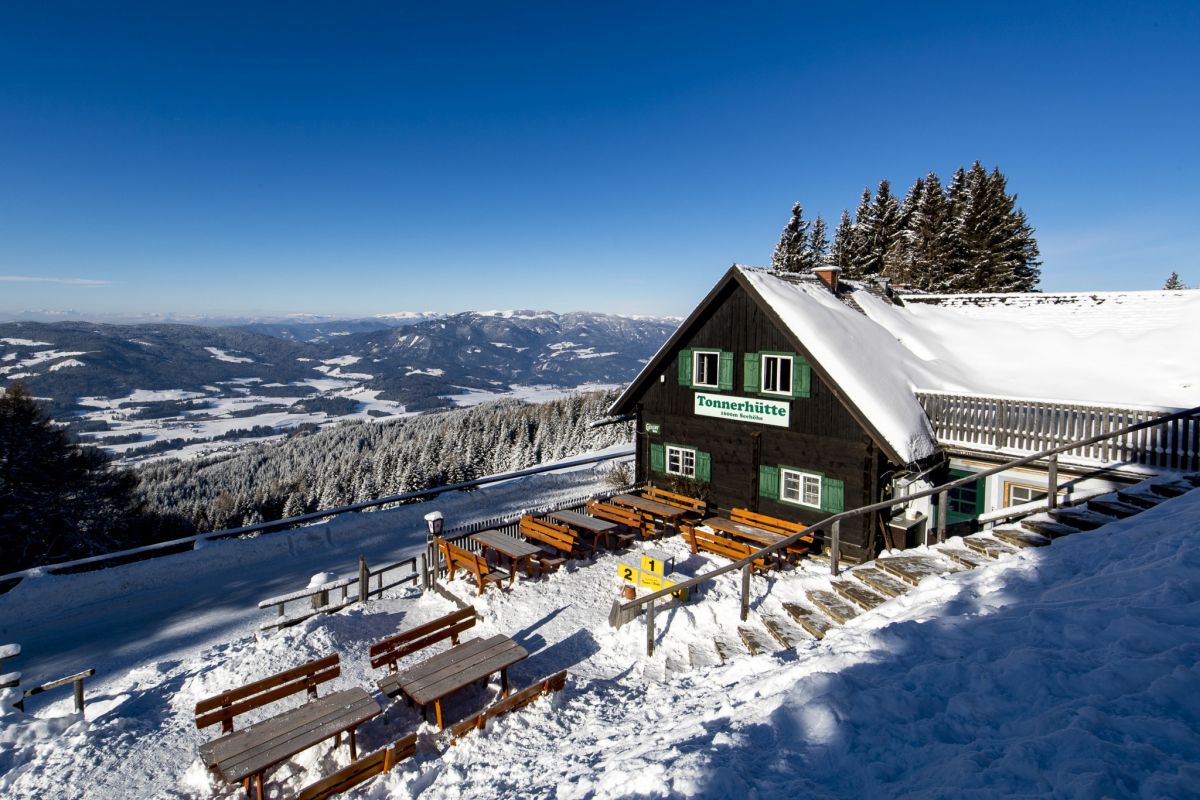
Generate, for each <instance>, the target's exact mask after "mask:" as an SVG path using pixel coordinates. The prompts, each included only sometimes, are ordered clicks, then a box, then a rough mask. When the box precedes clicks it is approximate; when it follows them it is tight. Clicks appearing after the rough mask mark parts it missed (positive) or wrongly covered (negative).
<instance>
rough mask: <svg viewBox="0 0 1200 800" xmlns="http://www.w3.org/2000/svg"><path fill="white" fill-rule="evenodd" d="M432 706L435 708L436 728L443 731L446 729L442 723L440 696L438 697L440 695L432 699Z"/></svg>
mask: <svg viewBox="0 0 1200 800" xmlns="http://www.w3.org/2000/svg"><path fill="white" fill-rule="evenodd" d="M433 707H434V708H435V709H437V724H438V730H439V731H444V730H446V726H445V725H443V724H442V698H440V697H439V698H438V699H437V700H434V701H433Z"/></svg>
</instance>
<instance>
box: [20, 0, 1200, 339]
mask: <svg viewBox="0 0 1200 800" xmlns="http://www.w3.org/2000/svg"><path fill="white" fill-rule="evenodd" d="M0 19H2V20H3V22H2V24H0V312H9V313H12V312H16V311H20V310H22V309H68V308H69V309H76V310H78V311H79V312H80V313H79V314H78V315H81V316H85V317H86V316H87V315H88V314H93V315H101V314H106V313H122V312H134V313H137V312H174V313H180V314H199V313H208V314H231V313H286V312H310V313H322V314H334V315H339V316H358V315H367V314H373V313H383V312H390V311H398V310H402V309H421V310H424V309H431V310H437V311H456V310H464V309H482V308H514V307H515V308H549V309H553V310H557V311H567V310H576V309H586V310H598V311H613V312H618V313H646V314H680V313H684V312H686V311H688V310H690V308H691V307H692V306H693V305H694V304H695V302H696V301H697V300H698V299H699V298H700V297H701V296H703V294H704V293H705V292H706V291H707V290H708V288H709V287H710V286H711V284H712V282H713V281H714V280H715V279H716V278H717V277H718V276H719V275H720V274H721V273H722V272H723V271H724V270H725V269H726V268H727V267H728V266H729V264H730V263H732V262H740V263H751V264H762V263H766V261H767V260H768V259H769V257H770V252H771V249H772V248H773V246H774V244H775V242H776V240H777V239H778V236H779V231H780V229H781V228H782V226H783V224H784V223H785V222H786V220H787V217H788V213H789V210H790V207H791V204H792V203H793V202H794V201H796V200H799V201H801V202H802V203H803V204H804V205H805V207H806V209H808V210H809V213H810V214H817V213H820V214H822V215H823V216H825V217H826V219H827V220H828V221H829V222H830V223H831V225H832V223H834V222H836V218H837V216H838V215H839V214H840V212H841V209H842V208H843V207H850V208H851V209H853V206H854V205H855V203H856V202H857V198H858V195H859V193H860V192H861V191H862V188H863V187H864V186H866V185H870V186H874V185H875V184H876V183H877V182H878V180H879V179H880V178H888V179H890V180H891V181H892V182H893V185H894V186H896V189H897V191H898V192H901V193H902V192H903V189H904V187H905V186H906V185H907V184H908V183H910V182H911V181H912V180H913V178H915V177H917V176H918V175H922V174H924V173H925V172H927V171H929V170H934V171H936V172H938V173H939V174H941V175H942V176H943V177H944V178H945V177H948V176H949V174H950V173H951V172H952V171H953V170H954V168H955V167H957V166H959V165H965V164H969V163H970V162H971V161H972V160H975V159H979V160H981V161H982V162H983V163H984V164H985V165H988V166H993V165H998V166H999V167H1000V168H1001V169H1002V170H1003V171H1004V172H1005V173H1006V175H1007V176H1008V178H1009V188H1010V190H1013V191H1016V192H1017V193H1018V194H1019V202H1020V205H1021V206H1022V207H1023V208H1024V209H1025V210H1026V212H1027V214H1028V215H1029V219H1030V221H1031V222H1032V223H1033V225H1034V226H1035V228H1036V229H1037V232H1038V239H1039V242H1040V244H1041V247H1042V253H1043V258H1044V262H1045V263H1044V266H1043V282H1042V287H1043V288H1044V289H1046V290H1050V291H1068V290H1106V289H1127V288H1128V289H1136V288H1158V287H1160V286H1161V285H1162V282H1163V280H1165V278H1166V276H1167V275H1168V274H1169V273H1170V272H1171V271H1172V270H1176V271H1178V272H1179V273H1180V275H1181V276H1182V277H1183V278H1184V280H1185V281H1187V282H1189V283H1191V284H1195V283H1200V255H1198V253H1200V226H1198V225H1197V224H1196V219H1197V218H1198V217H1200V199H1198V198H1200V194H1198V193H1197V191H1196V187H1197V186H1198V185H1200V156H1198V154H1197V142H1200V103H1198V102H1197V101H1198V100H1200V96H1198V95H1200V90H1198V89H1197V83H1198V82H1197V80H1196V75H1197V74H1200V63H1198V56H1200V4H1196V3H1153V2H1140V3H1136V4H1133V3H1126V2H1122V3H1115V2H1088V3H1053V4H1048V3H1045V2H1039V3H1034V4H1029V5H1027V6H1025V5H1023V4H1021V3H997V4H983V3H979V4H975V3H924V4H918V3H912V4H909V3H842V2H839V3H822V4H810V3H796V2H793V3H778V4H759V3H737V4H734V3H716V4H712V5H711V6H708V5H706V4H704V3H699V2H692V3H687V4H649V3H644V2H643V3H622V2H609V3H603V4H583V3H561V2H548V3H532V2H530V3H513V4H496V3H479V4H475V3H457V4H448V3H423V4H415V3H413V4H408V3H376V2H347V3H313V4H306V3H286V4H284V3H277V4H253V3H236V4H222V3H191V4H184V3H147V4H144V5H134V4H80V5H79V6H77V7H73V6H72V5H71V4H66V3H64V4H54V5H53V7H52V6H51V4H48V3H28V4H21V5H20V6H18V5H16V4H13V3H9V4H6V5H5V8H4V10H3V16H2V17H0Z"/></svg>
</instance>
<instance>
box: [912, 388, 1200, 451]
mask: <svg viewBox="0 0 1200 800" xmlns="http://www.w3.org/2000/svg"><path fill="white" fill-rule="evenodd" d="M916 395H917V400H918V401H920V403H921V405H922V406H923V407H924V408H925V413H926V415H928V417H929V422H930V424H931V425H932V426H933V433H934V436H935V437H937V440H938V442H940V443H941V444H945V445H951V446H953V445H960V446H963V447H967V448H970V449H974V450H994V451H998V452H1005V453H1036V452H1039V451H1042V450H1049V449H1052V448H1056V447H1061V446H1062V445H1064V444H1068V443H1070V442H1074V441H1080V440H1082V439H1090V438H1093V437H1096V436H1102V435H1105V434H1108V433H1112V432H1115V431H1119V430H1121V429H1122V428H1128V427H1130V426H1133V425H1137V424H1138V423H1141V422H1147V421H1149V420H1153V419H1157V418H1158V417H1162V416H1166V415H1168V414H1171V413H1172V412H1174V411H1175V410H1176V409H1168V408H1152V407H1143V408H1121V407H1115V406H1091V405H1083V404H1077V403H1060V402H1055V401H1050V400H1025V399H1020V398H1012V397H995V396H988V395H968V394H952V393H949V392H917V393H916ZM1060 460H1062V461H1064V462H1074V463H1078V464H1083V465H1105V466H1114V465H1122V464H1126V465H1142V466H1145V467H1148V468H1151V469H1171V470H1195V469H1200V420H1197V419H1194V418H1192V419H1188V418H1184V419H1174V420H1172V421H1170V422H1168V423H1166V424H1164V425H1159V426H1155V427H1148V428H1142V429H1140V430H1135V431H1131V432H1129V433H1121V434H1118V435H1116V436H1113V437H1110V438H1107V439H1103V440H1101V441H1097V442H1093V443H1091V444H1087V445H1082V446H1080V447H1077V448H1074V449H1071V450H1067V451H1065V452H1063V453H1062V455H1061V456H1060Z"/></svg>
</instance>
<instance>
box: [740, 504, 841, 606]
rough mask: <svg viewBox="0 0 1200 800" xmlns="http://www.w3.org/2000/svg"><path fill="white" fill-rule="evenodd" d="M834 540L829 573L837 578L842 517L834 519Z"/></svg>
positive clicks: (830, 552) (830, 550)
mask: <svg viewBox="0 0 1200 800" xmlns="http://www.w3.org/2000/svg"><path fill="white" fill-rule="evenodd" d="M832 540H833V541H832V545H831V546H830V548H829V573H830V574H831V575H833V577H835V578H836V577H837V575H838V560H839V559H840V558H841V556H842V552H841V550H842V547H841V545H842V521H841V520H840V519H835V520H834V521H833V532H832ZM743 619H744V617H743Z"/></svg>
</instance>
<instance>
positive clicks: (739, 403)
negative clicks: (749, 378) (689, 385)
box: [695, 392, 791, 428]
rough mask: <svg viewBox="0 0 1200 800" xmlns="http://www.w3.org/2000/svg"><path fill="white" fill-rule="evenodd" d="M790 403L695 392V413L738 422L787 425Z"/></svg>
mask: <svg viewBox="0 0 1200 800" xmlns="http://www.w3.org/2000/svg"><path fill="white" fill-rule="evenodd" d="M790 411H791V404H789V403H781V402H779V401H777V400H752V399H750V398H748V397H729V396H727V395H725V396H723V395H719V394H705V393H704V392H696V409H695V413H696V415H697V416H701V417H718V418H720V419H732V420H737V421H739V422H758V423H761V424H763V425H775V426H777V427H780V428H786V427H788V422H789V420H790Z"/></svg>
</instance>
